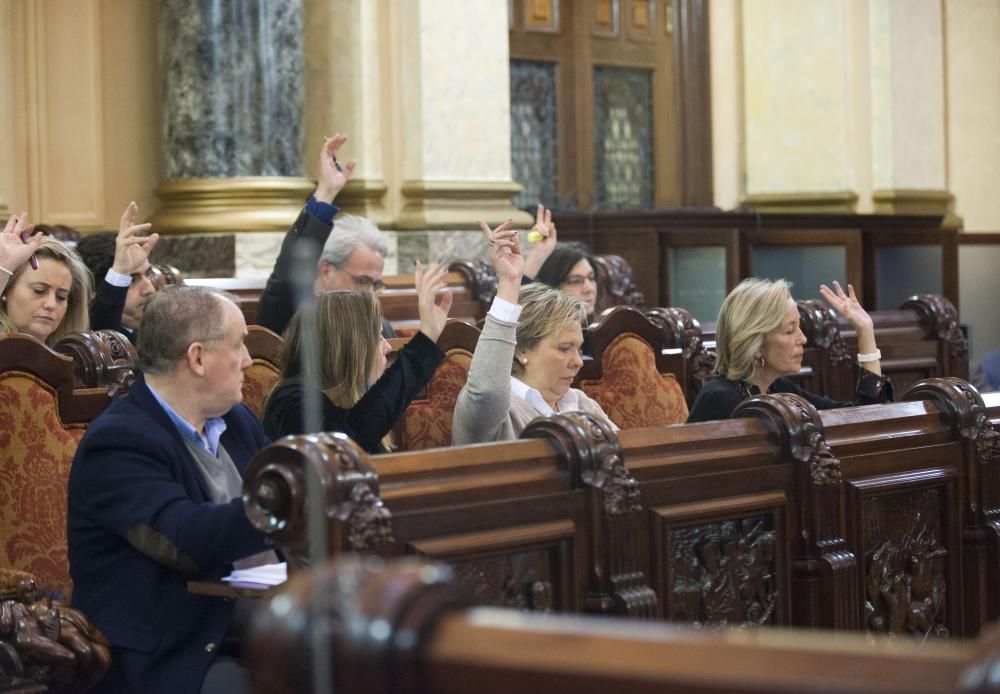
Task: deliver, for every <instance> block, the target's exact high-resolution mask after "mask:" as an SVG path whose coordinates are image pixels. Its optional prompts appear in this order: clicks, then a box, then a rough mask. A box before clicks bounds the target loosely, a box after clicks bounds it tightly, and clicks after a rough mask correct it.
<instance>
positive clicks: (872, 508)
mask: <svg viewBox="0 0 1000 694" xmlns="http://www.w3.org/2000/svg"><path fill="white" fill-rule="evenodd" d="M941 504H942V500H941V493H940V490H937V489H927V490H922V491H919V492H916V493H911V494H892V495H883V496H878V497H874V498H871V499H868V500H866V501H865V503H864V517H865V622H866V626H867V627H868V629H869V631H876V632H886V633H888V634H889V635H890V636H900V635H904V634H906V635H911V636H919V637H926V636H928V635H933V636H938V637H946V636H948V628H947V627H946V626H945V617H946V612H945V607H946V601H945V597H946V592H947V581H946V579H945V565H946V560H947V557H948V550H947V549H945V547H944V546H943V545H942V538H941V520H940V519H941Z"/></svg>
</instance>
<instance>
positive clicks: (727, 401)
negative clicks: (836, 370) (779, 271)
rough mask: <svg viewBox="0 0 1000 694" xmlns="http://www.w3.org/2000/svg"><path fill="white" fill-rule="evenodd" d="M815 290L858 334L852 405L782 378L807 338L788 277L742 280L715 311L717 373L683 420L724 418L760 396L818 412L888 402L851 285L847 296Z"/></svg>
mask: <svg viewBox="0 0 1000 694" xmlns="http://www.w3.org/2000/svg"><path fill="white" fill-rule="evenodd" d="M820 294H822V295H823V298H824V299H825V300H826V302H827V303H828V304H829V305H830V306H832V307H833V309H834V310H835V311H837V313H839V314H840V315H842V316H843V317H844V318H845V319H846V320H847V322H848V323H850V324H851V326H852V327H853V328H854V329H855V330H856V331H857V334H858V349H859V350H860V351H859V353H858V355H857V363H858V366H859V367H860V370H859V375H858V390H857V399H856V401H855V402H839V401H836V400H831V399H830V398H826V397H823V396H822V395H816V394H814V393H810V392H808V391H806V390H803V389H802V388H800V387H798V386H797V385H795V384H794V383H792V382H791V381H790V380H788V379H787V378H785V376H789V375H791V374H795V373H798V371H799V369H800V368H801V367H802V355H803V352H804V350H805V345H806V336H805V335H804V334H803V333H802V330H800V329H799V312H798V309H797V308H796V306H795V300H794V299H792V295H791V293H790V292H789V284H788V282H786V281H785V280H774V281H771V280H762V279H757V278H756V277H751V278H749V279H745V280H743V281H742V282H740V283H739V285H737V286H736V288H735V289H733V291H732V292H730V293H729V296H727V297H726V300H725V301H724V302H723V303H722V309H721V310H720V311H719V320H718V323H717V324H716V333H715V344H716V351H717V353H718V361H717V363H716V366H715V373H716V374H718V376H717V377H716V378H713V379H712V380H710V381H709V382H708V383H706V384H705V386H704V388H702V389H701V391H700V392H699V393H698V397H697V398H695V401H694V405H693V406H692V408H691V413H690V415H689V416H688V422H705V421H709V420H713V419H728V418H729V417H731V416H732V414H733V411H734V410H735V409H736V406H737V405H739V404H740V403H741V402H742V401H744V400H746V399H747V398H750V397H753V396H754V395H760V394H761V393H795V394H798V395H801V396H803V397H804V398H806V399H807V400H809V402H811V403H812V404H813V406H814V407H815V408H816V409H819V410H828V409H832V408H835V407H848V406H851V405H870V404H874V403H879V402H891V401H892V386H891V384H890V383H889V381H888V380H886V379H885V378H883V377H882V367H881V364H880V361H879V360H880V359H881V357H882V354H881V352H879V350H878V348H877V347H876V346H875V329H874V327H873V326H872V319H871V317H870V316H869V315H868V313H867V312H866V311H865V310H864V308H862V306H861V304H860V302H858V300H857V297H855V295H854V288H853V287H852V286H851V285H847V293H845V292H844V290H843V289H842V288H841V286H840V284H839V283H838V282H834V283H833V289H830V288H829V287H827V286H826V285H825V284H824V285H821V286H820Z"/></svg>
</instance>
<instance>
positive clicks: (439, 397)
mask: <svg viewBox="0 0 1000 694" xmlns="http://www.w3.org/2000/svg"><path fill="white" fill-rule="evenodd" d="M471 364H472V354H470V353H469V352H467V351H466V350H464V349H453V350H449V351H448V353H447V354H446V355H445V358H444V360H443V361H442V362H441V364H440V366H438V368H437V371H435V372H434V378H432V379H431V382H430V383H428V384H427V398H426V399H423V400H414V401H413V402H412V403H410V406H409V407H408V408H406V412H405V413H404V414H403V422H402V426H401V427H398V429H397V431H398V439H399V441H398V443H399V449H400V450H404V451H414V450H419V449H423V448H440V447H444V446H450V445H451V418H452V415H453V414H454V412H455V402H456V401H457V400H458V393H459V391H461V390H462V386H464V385H465V382H466V380H467V379H468V377H469V366H470V365H471Z"/></svg>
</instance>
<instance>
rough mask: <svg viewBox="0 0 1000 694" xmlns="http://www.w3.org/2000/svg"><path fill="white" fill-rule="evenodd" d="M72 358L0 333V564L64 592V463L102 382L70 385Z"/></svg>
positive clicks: (103, 394)
mask: <svg viewBox="0 0 1000 694" xmlns="http://www.w3.org/2000/svg"><path fill="white" fill-rule="evenodd" d="M73 385H74V364H73V360H72V359H70V358H69V357H64V356H62V355H59V354H56V353H55V352H53V351H52V350H50V349H49V348H48V347H46V346H45V345H43V344H42V343H41V342H39V341H37V340H35V339H34V338H31V337H28V336H27V335H17V334H14V335H2V336H0V422H3V424H2V425H0V567H7V568H12V569H19V570H22V571H27V572H29V573H31V574H33V575H34V576H35V577H36V578H37V579H38V587H39V588H40V589H41V590H43V591H56V592H59V593H61V594H62V595H63V596H64V597H65V598H66V599H67V600H68V599H69V597H70V593H71V592H72V584H71V582H70V578H69V562H68V559H67V555H66V512H67V486H68V483H69V469H70V465H71V464H72V462H73V456H74V455H75V454H76V448H77V446H78V445H79V443H80V439H82V438H83V434H84V432H85V431H86V428H87V425H88V424H89V423H90V422H91V421H93V419H94V418H95V417H97V415H99V414H100V413H101V412H102V411H103V410H104V408H105V407H107V406H108V404H109V403H110V402H111V397H110V396H109V394H108V389H107V388H106V387H100V388H83V389H76V390H74V388H73Z"/></svg>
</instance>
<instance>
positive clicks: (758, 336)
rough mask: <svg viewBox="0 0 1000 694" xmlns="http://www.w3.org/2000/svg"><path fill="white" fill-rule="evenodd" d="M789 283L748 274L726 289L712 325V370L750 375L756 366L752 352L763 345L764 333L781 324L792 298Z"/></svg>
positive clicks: (730, 375)
mask: <svg viewBox="0 0 1000 694" xmlns="http://www.w3.org/2000/svg"><path fill="white" fill-rule="evenodd" d="M791 286H792V285H791V283H790V282H788V281H787V280H783V279H782V280H763V279H758V278H756V277H748V278H747V279H745V280H743V281H742V282H740V283H739V284H738V285H736V288H735V289H733V291H731V292H729V296H727V297H726V300H725V301H723V302H722V308H721V309H720V310H719V320H718V322H717V323H716V326H715V349H716V352H717V354H718V360H717V361H716V364H715V373H717V374H719V375H720V376H725V377H726V378H728V379H730V380H731V381H748V380H750V379H751V378H753V375H754V373H755V372H756V370H757V365H756V364H755V363H754V356H755V355H757V354H758V353H759V352H760V350H761V348H762V347H763V346H764V338H765V337H766V336H767V334H768V333H769V332H771V331H772V330H774V329H775V328H777V327H778V326H779V325H781V319H782V318H783V317H784V315H785V309H786V308H787V307H788V300H789V299H791V298H792V293H791V291H790V290H791Z"/></svg>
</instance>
